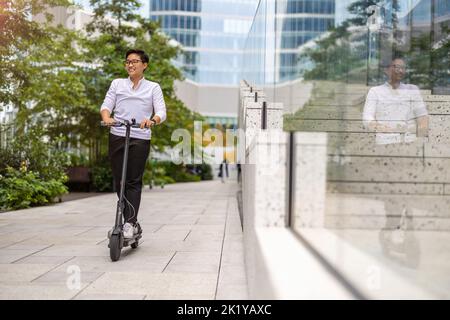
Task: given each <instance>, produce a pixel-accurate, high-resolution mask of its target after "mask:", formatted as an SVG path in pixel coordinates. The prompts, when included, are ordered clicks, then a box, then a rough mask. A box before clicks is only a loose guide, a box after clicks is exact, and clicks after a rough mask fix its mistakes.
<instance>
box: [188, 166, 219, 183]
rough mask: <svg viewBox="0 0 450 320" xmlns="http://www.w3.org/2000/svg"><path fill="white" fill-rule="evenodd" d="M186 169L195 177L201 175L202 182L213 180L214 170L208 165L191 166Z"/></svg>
mask: <svg viewBox="0 0 450 320" xmlns="http://www.w3.org/2000/svg"><path fill="white" fill-rule="evenodd" d="M186 168H187V170H188V171H189V172H191V173H192V174H195V175H199V176H200V178H201V180H212V179H213V174H212V168H211V166H210V165H209V164H207V163H202V164H196V165H193V164H189V165H186Z"/></svg>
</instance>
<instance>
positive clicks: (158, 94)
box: [153, 85, 167, 123]
mask: <svg viewBox="0 0 450 320" xmlns="http://www.w3.org/2000/svg"><path fill="white" fill-rule="evenodd" d="M153 109H154V111H155V116H158V117H159V118H160V119H161V122H160V123H162V122H163V121H164V120H166V118H167V112H166V103H165V102H164V96H163V93H162V90H161V87H160V86H159V85H157V86H155V88H154V89H153Z"/></svg>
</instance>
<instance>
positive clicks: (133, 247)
mask: <svg viewBox="0 0 450 320" xmlns="http://www.w3.org/2000/svg"><path fill="white" fill-rule="evenodd" d="M130 246H131V248H132V249H136V248H137V247H138V246H139V240H136V241H135V242H133V243H132V244H131V245H130Z"/></svg>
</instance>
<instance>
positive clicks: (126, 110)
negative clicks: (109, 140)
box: [100, 78, 167, 140]
mask: <svg viewBox="0 0 450 320" xmlns="http://www.w3.org/2000/svg"><path fill="white" fill-rule="evenodd" d="M104 109H108V110H109V112H113V111H114V120H117V121H121V122H123V121H125V120H131V119H136V123H141V121H143V120H144V119H150V117H151V116H152V113H153V111H154V112H155V115H157V116H159V117H160V118H161V122H163V121H164V120H166V116H167V113H166V104H165V103H164V97H163V93H162V90H161V87H160V86H159V84H158V83H156V82H153V81H149V80H146V79H145V78H142V79H141V80H140V81H139V83H138V85H137V86H136V88H134V89H133V82H132V81H131V79H130V78H126V79H115V80H113V81H112V83H111V86H110V88H109V90H108V92H107V93H106V96H105V100H104V101H103V104H102V106H101V108H100V110H104ZM125 130H126V129H125V127H111V131H110V132H111V133H112V134H114V135H117V136H121V137H125ZM130 137H132V138H138V139H144V140H150V139H151V129H149V128H146V129H140V128H131V133H130Z"/></svg>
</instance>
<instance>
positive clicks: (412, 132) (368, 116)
mask: <svg viewBox="0 0 450 320" xmlns="http://www.w3.org/2000/svg"><path fill="white" fill-rule="evenodd" d="M405 71H406V67H405V62H404V61H403V59H401V58H395V59H394V60H392V61H391V63H390V64H389V65H388V66H387V67H386V68H385V73H386V75H387V77H388V80H387V81H386V82H385V83H384V84H382V85H380V86H377V87H373V88H371V89H370V90H369V93H368V94H367V99H366V104H365V106H364V113H363V121H364V124H365V126H366V128H367V129H369V130H370V131H375V132H377V134H376V143H377V144H391V143H408V142H413V141H414V140H416V136H427V134H428V112H427V109H426V107H425V103H424V102H423V99H422V97H421V95H420V91H419V89H418V88H417V86H415V85H412V84H404V83H403V82H401V80H402V79H403V78H404V77H405V73H406V72H405Z"/></svg>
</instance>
